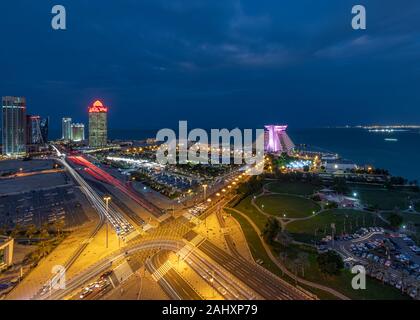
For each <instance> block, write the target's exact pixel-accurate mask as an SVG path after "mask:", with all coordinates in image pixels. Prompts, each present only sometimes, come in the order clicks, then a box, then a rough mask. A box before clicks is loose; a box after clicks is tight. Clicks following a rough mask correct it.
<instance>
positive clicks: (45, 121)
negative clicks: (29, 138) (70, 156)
mask: <svg viewBox="0 0 420 320" xmlns="http://www.w3.org/2000/svg"><path fill="white" fill-rule="evenodd" d="M49 123H50V117H46V118H42V119H41V122H40V123H39V127H40V130H41V137H42V142H43V143H47V142H48V126H49Z"/></svg>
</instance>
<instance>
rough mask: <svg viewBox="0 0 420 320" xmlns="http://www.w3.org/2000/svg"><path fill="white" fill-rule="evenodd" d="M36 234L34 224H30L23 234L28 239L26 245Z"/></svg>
mask: <svg viewBox="0 0 420 320" xmlns="http://www.w3.org/2000/svg"><path fill="white" fill-rule="evenodd" d="M36 232H37V229H36V226H35V225H34V224H31V225H29V226H28V228H27V229H26V232H25V236H26V237H27V238H28V239H29V240H28V243H30V242H31V239H32V237H33V236H34V234H35V233H36Z"/></svg>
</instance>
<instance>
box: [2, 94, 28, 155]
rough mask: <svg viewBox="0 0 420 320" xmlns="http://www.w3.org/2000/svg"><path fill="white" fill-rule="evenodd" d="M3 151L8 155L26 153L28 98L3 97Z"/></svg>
mask: <svg viewBox="0 0 420 320" xmlns="http://www.w3.org/2000/svg"><path fill="white" fill-rule="evenodd" d="M2 152H3V154H4V155H8V156H21V155H25V154H26V99H25V98H24V97H11V96H6V97H2Z"/></svg>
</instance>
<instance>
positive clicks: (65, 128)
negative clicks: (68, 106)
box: [61, 118, 71, 141]
mask: <svg viewBox="0 0 420 320" xmlns="http://www.w3.org/2000/svg"><path fill="white" fill-rule="evenodd" d="M61 129H62V136H61V138H62V139H63V140H66V141H70V140H71V118H63V119H62V121H61Z"/></svg>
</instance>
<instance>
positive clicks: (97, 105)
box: [89, 100, 108, 113]
mask: <svg viewBox="0 0 420 320" xmlns="http://www.w3.org/2000/svg"><path fill="white" fill-rule="evenodd" d="M98 112H108V108H107V107H105V106H104V105H103V103H102V102H101V101H100V100H96V101H95V102H94V103H93V104H92V105H91V106H90V107H89V113H98Z"/></svg>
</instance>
